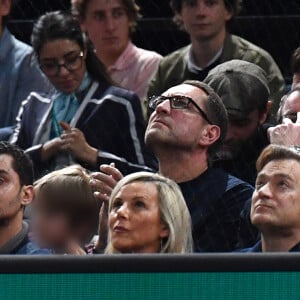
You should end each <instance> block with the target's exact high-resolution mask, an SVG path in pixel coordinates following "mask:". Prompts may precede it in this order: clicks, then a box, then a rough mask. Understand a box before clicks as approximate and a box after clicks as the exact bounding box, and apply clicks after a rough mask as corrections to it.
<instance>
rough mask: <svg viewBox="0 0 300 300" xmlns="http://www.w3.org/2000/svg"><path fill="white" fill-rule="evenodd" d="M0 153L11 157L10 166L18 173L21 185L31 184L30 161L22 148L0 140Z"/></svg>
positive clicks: (31, 171) (31, 170) (31, 168)
mask: <svg viewBox="0 0 300 300" xmlns="http://www.w3.org/2000/svg"><path fill="white" fill-rule="evenodd" d="M0 155H8V156H10V157H12V159H13V160H12V168H13V170H14V171H15V172H16V173H17V174H18V176H19V180H20V185H21V186H23V185H32V184H33V165H32V161H31V160H30V158H29V157H28V156H27V155H26V154H25V153H24V151H23V150H22V149H20V148H19V147H18V146H16V145H13V144H10V143H8V142H0Z"/></svg>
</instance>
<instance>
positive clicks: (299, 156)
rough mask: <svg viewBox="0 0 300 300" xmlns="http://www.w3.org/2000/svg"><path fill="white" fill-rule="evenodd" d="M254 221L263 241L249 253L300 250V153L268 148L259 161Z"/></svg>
mask: <svg viewBox="0 0 300 300" xmlns="http://www.w3.org/2000/svg"><path fill="white" fill-rule="evenodd" d="M257 172H258V176H257V179H256V184H255V191H254V193H253V198H252V205H251V221H252V224H253V225H254V226H256V227H257V228H258V229H259V230H260V232H261V240H260V241H259V242H258V243H257V244H256V245H255V246H254V247H253V248H250V249H248V250H246V251H249V252H274V251H276V252H299V251H300V218H299V215H300V186H299V181H300V153H299V149H298V148H287V147H283V146H278V145H270V146H268V147H267V148H266V149H265V150H264V151H263V152H262V153H261V155H260V157H259V158H258V161H257Z"/></svg>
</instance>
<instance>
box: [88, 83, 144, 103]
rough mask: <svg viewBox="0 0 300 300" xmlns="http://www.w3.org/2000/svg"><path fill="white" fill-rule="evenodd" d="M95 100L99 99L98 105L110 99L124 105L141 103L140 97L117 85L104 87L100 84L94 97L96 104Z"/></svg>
mask: <svg viewBox="0 0 300 300" xmlns="http://www.w3.org/2000/svg"><path fill="white" fill-rule="evenodd" d="M93 99H98V100H99V101H98V102H99V103H98V102H97V103H98V104H100V103H102V102H103V100H105V99H109V100H111V101H113V102H115V103H118V104H122V105H124V104H125V105H128V104H132V103H140V100H139V97H138V96H137V95H136V94H135V93H134V92H133V91H130V90H127V89H124V88H122V87H119V86H115V85H105V86H102V85H101V84H99V86H98V88H97V90H96V91H95V92H94V94H93V96H92V101H93V102H94V103H95V104H96V102H95V101H94V100H93Z"/></svg>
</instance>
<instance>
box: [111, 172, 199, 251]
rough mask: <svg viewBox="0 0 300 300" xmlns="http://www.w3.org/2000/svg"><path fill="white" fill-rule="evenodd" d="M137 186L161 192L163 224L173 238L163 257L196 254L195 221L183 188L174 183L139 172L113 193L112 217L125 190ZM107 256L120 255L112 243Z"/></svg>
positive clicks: (166, 241) (118, 186) (168, 239)
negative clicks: (193, 230)
mask: <svg viewBox="0 0 300 300" xmlns="http://www.w3.org/2000/svg"><path fill="white" fill-rule="evenodd" d="M133 182H144V183H153V184H154V185H155V186H156V188H157V193H158V201H159V202H158V205H159V212H160V217H161V221H162V222H164V223H165V225H166V226H167V227H168V229H169V236H168V237H167V238H166V239H165V241H163V243H162V249H161V251H160V252H161V253H190V252H193V239H192V225H191V217H190V213H189V211H188V208H187V206H186V203H185V200H184V198H183V195H182V193H181V191H180V188H179V186H178V185H177V184H176V183H175V182H174V181H173V180H171V179H168V178H166V177H164V176H161V175H159V174H153V173H149V172H137V173H133V174H130V175H128V176H126V177H124V178H123V179H122V180H120V181H119V182H118V184H117V185H116V186H115V188H114V189H113V191H112V194H111V197H110V200H109V208H108V211H109V213H110V212H111V210H112V203H113V201H114V199H115V197H116V195H117V194H118V193H119V191H120V190H121V188H122V187H124V186H125V185H128V184H130V183H133ZM105 252H106V253H108V254H110V253H117V252H118V251H117V250H116V249H114V248H113V246H112V244H111V241H110V232H109V233H108V245H107V248H106V251H105Z"/></svg>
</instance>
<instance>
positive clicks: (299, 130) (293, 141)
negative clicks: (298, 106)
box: [268, 112, 300, 147]
mask: <svg viewBox="0 0 300 300" xmlns="http://www.w3.org/2000/svg"><path fill="white" fill-rule="evenodd" d="M268 135H269V139H270V143H271V144H277V145H283V146H287V147H290V146H300V112H298V113H297V120H296V123H293V122H292V121H291V120H290V119H288V118H284V119H283V121H282V124H280V125H277V126H275V127H270V128H269V129H268Z"/></svg>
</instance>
